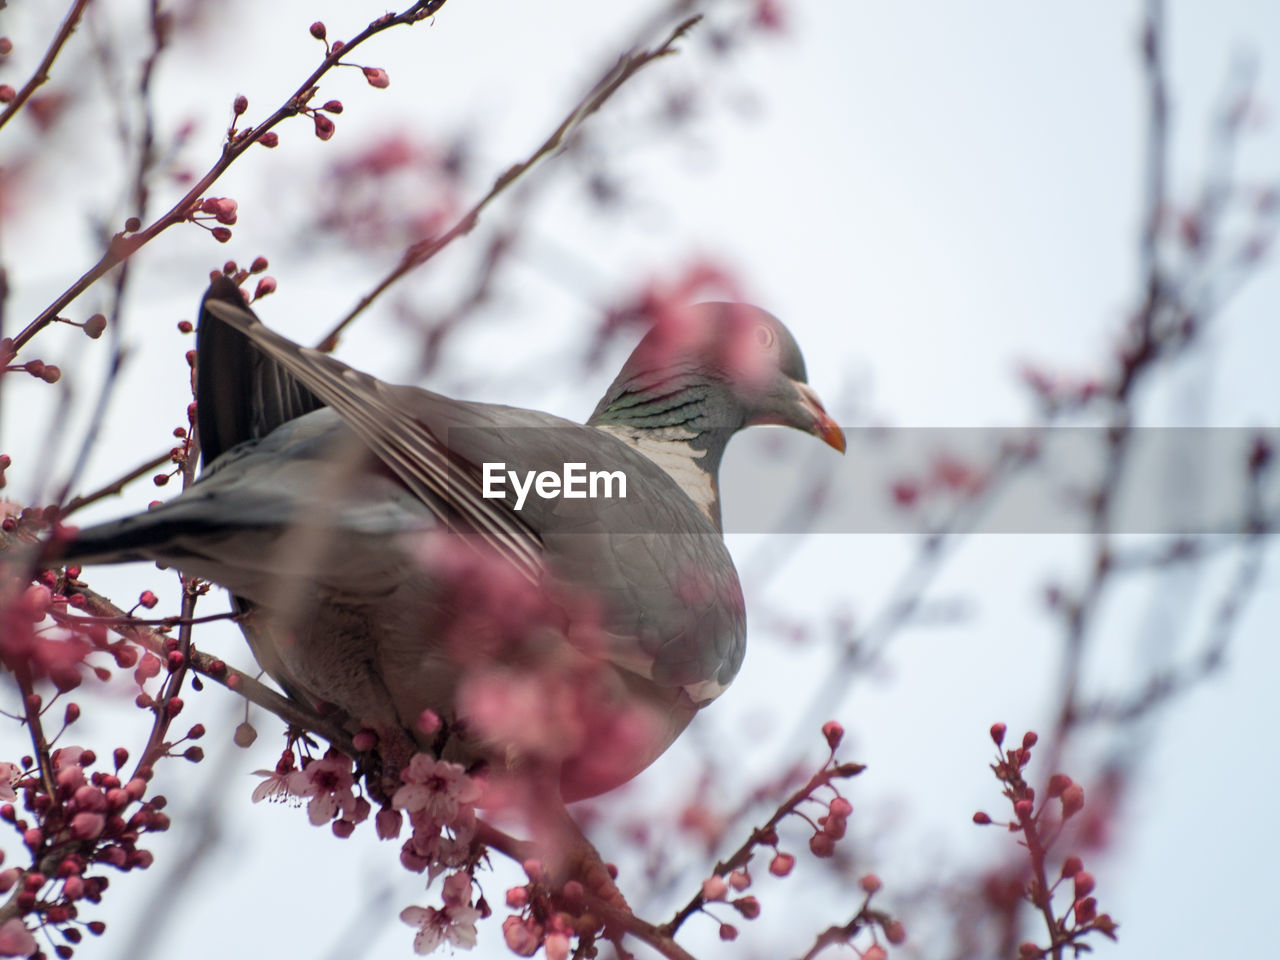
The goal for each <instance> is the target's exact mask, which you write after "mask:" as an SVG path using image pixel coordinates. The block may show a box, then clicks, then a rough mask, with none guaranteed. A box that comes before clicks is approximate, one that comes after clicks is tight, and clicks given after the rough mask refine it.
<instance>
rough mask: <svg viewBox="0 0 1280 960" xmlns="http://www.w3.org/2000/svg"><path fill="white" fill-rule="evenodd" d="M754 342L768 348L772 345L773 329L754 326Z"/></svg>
mask: <svg viewBox="0 0 1280 960" xmlns="http://www.w3.org/2000/svg"><path fill="white" fill-rule="evenodd" d="M756 342H757V343H758V344H760V346H762V347H764V348H765V349H766V350H768V349H769V348H770V347H772V346H773V331H772V330H770V329H769V328H768V327H756Z"/></svg>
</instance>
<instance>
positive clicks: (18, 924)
mask: <svg viewBox="0 0 1280 960" xmlns="http://www.w3.org/2000/svg"><path fill="white" fill-rule="evenodd" d="M36 946H37V944H36V939H35V937H33V936H31V931H30V930H28V929H27V928H26V925H25V924H24V923H23V922H22V921H21V920H19V919H18V918H17V917H13V918H12V919H10V920H7V921H5V923H4V925H3V926H0V957H29V956H30V955H31V954H33V953H35V952H36Z"/></svg>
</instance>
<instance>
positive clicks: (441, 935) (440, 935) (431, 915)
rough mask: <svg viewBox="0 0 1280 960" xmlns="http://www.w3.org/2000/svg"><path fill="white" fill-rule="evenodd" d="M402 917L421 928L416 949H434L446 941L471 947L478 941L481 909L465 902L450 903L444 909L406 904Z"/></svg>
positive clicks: (416, 939)
mask: <svg viewBox="0 0 1280 960" xmlns="http://www.w3.org/2000/svg"><path fill="white" fill-rule="evenodd" d="M400 919H401V920H403V921H404V922H405V923H407V924H408V925H409V926H411V927H417V928H418V933H417V935H416V936H415V937H414V938H413V951H414V953H430V952H431V951H433V950H435V949H436V947H438V946H440V945H441V944H442V943H450V944H453V945H454V946H455V947H461V948H462V949H463V950H470V949H471V948H472V947H474V946H475V945H476V921H477V920H479V919H480V911H479V910H477V909H476V908H475V907H471V906H467V905H465V904H446V905H445V906H444V907H443V908H442V909H437V908H435V907H405V908H404V909H403V910H401V911H400Z"/></svg>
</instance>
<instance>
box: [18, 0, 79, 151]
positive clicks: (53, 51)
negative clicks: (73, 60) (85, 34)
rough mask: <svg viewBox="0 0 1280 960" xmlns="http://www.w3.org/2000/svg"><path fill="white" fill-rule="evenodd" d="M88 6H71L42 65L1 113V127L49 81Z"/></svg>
mask: <svg viewBox="0 0 1280 960" xmlns="http://www.w3.org/2000/svg"><path fill="white" fill-rule="evenodd" d="M87 6H89V0H75V2H74V3H72V4H71V9H70V10H69V11H67V16H66V18H65V19H64V20H63V21H62V26H60V27H59V28H58V32H57V33H56V34H54V36H53V41H52V42H51V43H50V44H49V49H48V50H46V51H45V52H44V58H43V59H42V60H41V61H40V65H39V66H37V67H36V72H35V73H33V74H32V75H31V79H29V80H28V81H27V82H26V83H25V84H23V85H22V89H21V90H19V91H18V95H17V96H16V97H14V98H13V99H12V100H11V101H9V105H8V106H7V107H5V108H4V111H3V112H0V127H3V126H4V125H5V124H6V123H8V122H9V120H10V119H12V118H13V117H14V116H16V115H17V113H18V111H19V110H21V109H22V108H23V106H24V105H25V104H26V102H27V100H29V99H30V98H31V95H32V94H33V93H35V92H36V89H37V88H38V87H40V86H41V85H42V84H43V83H45V82H46V81H47V80H48V79H49V70H50V68H51V67H52V66H53V61H54V60H56V59H57V58H58V54H59V53H61V52H62V48H63V46H65V45H66V42H67V41H68V40H69V39H71V34H72V33H74V32H75V29H76V25H77V24H79V22H80V18H81V16H83V15H84V9H85V7H87Z"/></svg>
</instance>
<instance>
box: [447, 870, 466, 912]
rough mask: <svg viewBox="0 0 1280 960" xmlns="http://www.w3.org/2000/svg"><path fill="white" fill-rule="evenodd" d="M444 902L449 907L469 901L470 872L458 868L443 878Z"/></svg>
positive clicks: (464, 904) (463, 904) (462, 904)
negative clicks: (455, 871)
mask: <svg viewBox="0 0 1280 960" xmlns="http://www.w3.org/2000/svg"><path fill="white" fill-rule="evenodd" d="M444 902H445V905H446V906H450V907H459V906H467V905H469V904H470V903H471V874H469V873H466V872H465V871H461V870H460V871H458V872H457V873H451V874H449V876H447V877H445V878H444Z"/></svg>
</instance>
